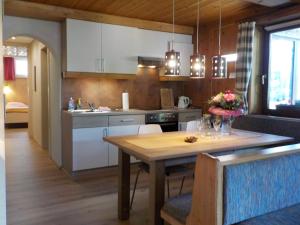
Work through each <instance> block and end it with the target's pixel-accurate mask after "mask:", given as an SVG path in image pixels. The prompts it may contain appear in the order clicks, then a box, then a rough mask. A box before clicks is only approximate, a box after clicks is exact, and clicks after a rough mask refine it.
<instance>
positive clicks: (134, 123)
mask: <svg viewBox="0 0 300 225" xmlns="http://www.w3.org/2000/svg"><path fill="white" fill-rule="evenodd" d="M108 124H109V127H108V136H122V135H137V134H138V131H139V127H140V125H141V124H145V115H121V116H110V117H109V122H108ZM108 149H109V153H108V162H109V163H108V164H109V166H116V165H118V148H117V147H116V146H114V145H111V144H109V147H108ZM130 161H131V163H134V162H138V160H136V159H135V158H134V157H131V160H130Z"/></svg>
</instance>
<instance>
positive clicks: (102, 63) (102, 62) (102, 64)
mask: <svg viewBox="0 0 300 225" xmlns="http://www.w3.org/2000/svg"><path fill="white" fill-rule="evenodd" d="M101 66H102V67H101V68H102V72H104V58H101Z"/></svg>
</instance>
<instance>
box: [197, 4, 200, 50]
mask: <svg viewBox="0 0 300 225" xmlns="http://www.w3.org/2000/svg"><path fill="white" fill-rule="evenodd" d="M199 5H200V1H199V0H198V9H197V10H198V11H197V55H198V54H199V8H200V6H199Z"/></svg>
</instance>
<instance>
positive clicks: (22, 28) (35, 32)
mask: <svg viewBox="0 0 300 225" xmlns="http://www.w3.org/2000/svg"><path fill="white" fill-rule="evenodd" d="M3 31H4V40H6V39H8V38H10V37H12V36H27V37H31V38H33V39H36V40H38V41H40V42H42V43H44V44H45V45H46V46H48V48H49V49H50V51H51V52H52V53H53V60H52V61H51V62H50V64H51V65H50V66H51V67H52V68H53V70H52V74H51V75H50V76H49V106H50V107H49V127H50V131H49V152H50V155H51V158H52V159H53V160H54V161H55V162H56V164H57V165H58V166H61V164H62V152H61V35H60V31H61V27H60V24H59V23H57V22H50V21H42V20H35V19H27V18H19V17H10V16H5V17H4V24H3Z"/></svg>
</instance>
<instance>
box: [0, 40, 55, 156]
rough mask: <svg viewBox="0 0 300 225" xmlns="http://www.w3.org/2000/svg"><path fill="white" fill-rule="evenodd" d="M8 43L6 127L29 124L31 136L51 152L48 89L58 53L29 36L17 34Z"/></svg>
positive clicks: (6, 53)
mask: <svg viewBox="0 0 300 225" xmlns="http://www.w3.org/2000/svg"><path fill="white" fill-rule="evenodd" d="M4 46H5V48H4V57H5V61H4V63H5V64H4V66H5V67H7V68H6V70H7V74H6V76H5V79H6V81H5V85H6V86H5V87H6V90H7V93H6V95H5V99H6V103H7V107H6V117H5V124H6V127H7V128H18V127H19V128H20V127H27V124H28V133H29V135H30V137H31V138H32V139H33V140H35V142H37V143H38V144H39V145H40V146H41V147H42V148H43V149H45V150H48V151H49V145H48V143H49V133H50V132H49V131H50V129H49V128H50V126H49V125H50V121H49V114H48V112H49V104H48V102H49V94H48V90H49V78H50V75H53V72H52V70H53V68H52V67H51V62H52V61H53V58H54V56H53V54H52V52H51V50H50V49H49V48H48V46H46V45H45V44H43V43H41V42H40V41H38V40H36V39H33V38H31V37H26V36H13V37H12V38H10V39H8V40H5V41H4ZM9 92H10V93H9ZM11 131H12V130H11ZM50 153H51V152H50ZM50 155H51V154H50Z"/></svg>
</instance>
